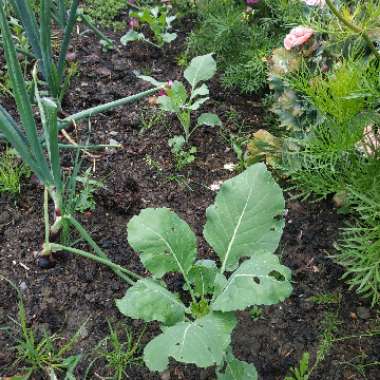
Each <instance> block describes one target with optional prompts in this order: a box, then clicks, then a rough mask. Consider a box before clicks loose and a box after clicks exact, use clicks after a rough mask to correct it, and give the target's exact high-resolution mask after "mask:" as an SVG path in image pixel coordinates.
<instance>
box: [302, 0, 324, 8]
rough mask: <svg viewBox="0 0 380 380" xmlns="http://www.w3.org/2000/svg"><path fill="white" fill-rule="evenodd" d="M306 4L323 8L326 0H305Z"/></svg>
mask: <svg viewBox="0 0 380 380" xmlns="http://www.w3.org/2000/svg"><path fill="white" fill-rule="evenodd" d="M303 1H304V2H305V4H307V5H310V6H311V7H320V8H323V7H324V6H325V5H326V0H303Z"/></svg>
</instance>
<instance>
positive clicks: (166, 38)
mask: <svg viewBox="0 0 380 380" xmlns="http://www.w3.org/2000/svg"><path fill="white" fill-rule="evenodd" d="M134 7H136V8H137V10H136V11H132V12H130V17H131V19H130V23H129V24H130V27H131V29H130V30H129V31H128V32H127V33H126V34H125V35H124V36H123V37H121V40H120V42H121V43H122V44H123V45H127V44H128V43H129V42H132V41H144V42H146V43H148V44H150V45H153V46H155V47H157V48H162V47H163V46H164V45H165V44H169V43H170V42H172V41H174V40H175V39H176V38H177V33H171V32H169V31H170V29H171V28H172V22H173V21H174V20H175V19H176V16H173V15H169V10H168V8H167V7H165V6H156V7H148V6H146V7H141V8H140V7H137V6H136V5H134ZM140 24H146V25H148V26H149V28H150V30H151V31H152V33H153V39H154V42H153V41H151V40H150V39H149V38H147V37H146V36H145V35H144V33H142V32H137V31H136V30H135V28H136V27H138V26H139V25H140Z"/></svg>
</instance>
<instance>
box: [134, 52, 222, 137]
mask: <svg viewBox="0 0 380 380" xmlns="http://www.w3.org/2000/svg"><path fill="white" fill-rule="evenodd" d="M215 72H216V62H215V60H214V58H213V57H212V54H207V55H202V56H199V57H195V58H194V59H192V61H191V62H190V65H189V66H188V68H187V69H186V70H185V72H184V77H185V79H186V80H187V82H188V84H189V85H190V91H188V90H187V89H186V87H185V85H184V84H183V83H182V82H180V81H177V80H176V81H174V82H172V81H170V82H169V83H168V84H167V85H166V88H165V90H162V94H161V96H159V97H158V104H159V106H160V108H161V110H163V111H166V112H170V113H174V114H175V115H176V116H177V118H178V120H179V122H180V123H181V126H182V129H183V133H184V136H183V137H184V139H185V142H186V144H187V143H188V142H189V139H190V136H191V135H192V134H193V133H194V131H195V130H196V129H197V128H198V127H199V126H201V125H206V126H210V127H214V126H220V127H221V126H222V122H221V121H220V119H219V117H218V116H217V115H215V114H214V113H202V114H201V115H200V116H199V117H198V119H197V121H196V123H195V125H193V123H192V120H191V114H192V112H195V111H198V110H199V108H200V107H201V106H202V105H203V104H204V103H205V102H207V100H209V99H210V98H209V96H208V95H209V89H208V87H207V85H206V84H205V83H204V82H205V81H208V80H209V79H211V78H212V77H213V76H214V75H215ZM140 78H141V79H144V80H146V81H148V82H151V83H152V84H154V85H158V86H159V85H162V83H160V82H157V81H156V80H155V79H153V78H150V77H146V76H140Z"/></svg>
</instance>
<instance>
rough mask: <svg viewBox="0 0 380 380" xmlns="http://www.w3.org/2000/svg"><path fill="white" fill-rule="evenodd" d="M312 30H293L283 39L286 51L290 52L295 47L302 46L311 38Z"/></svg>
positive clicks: (304, 28) (299, 27) (305, 28)
mask: <svg viewBox="0 0 380 380" xmlns="http://www.w3.org/2000/svg"><path fill="white" fill-rule="evenodd" d="M313 34H314V30H313V29H311V28H308V27H306V26H297V27H296V28H293V29H292V30H291V31H290V33H289V34H288V35H287V36H286V37H285V39H284V47H285V49H286V50H292V49H293V48H294V47H296V46H302V45H303V44H305V43H306V42H307V41H309V39H310V38H311V37H312V36H313Z"/></svg>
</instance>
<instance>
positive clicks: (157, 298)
mask: <svg viewBox="0 0 380 380" xmlns="http://www.w3.org/2000/svg"><path fill="white" fill-rule="evenodd" d="M283 213H284V198H283V195H282V191H281V189H280V187H279V186H278V185H277V184H276V183H275V181H274V180H273V178H272V176H271V174H270V173H269V172H268V171H267V169H266V167H265V165H264V164H256V165H253V166H251V167H249V168H248V169H247V170H246V171H244V172H243V173H242V174H240V175H238V176H237V177H234V178H232V179H230V180H228V181H226V182H225V183H224V184H223V185H222V187H221V189H220V191H219V193H218V195H217V197H216V200H215V203H214V205H212V206H210V207H209V208H208V209H207V212H206V215H207V222H206V225H205V227H204V231H203V234H204V238H205V239H206V241H207V242H208V243H209V244H210V246H211V247H212V248H213V249H214V251H215V253H216V255H217V256H218V258H219V260H218V263H217V262H215V261H213V260H209V259H207V260H204V259H203V260H197V259H196V255H197V241H196V236H195V234H194V233H193V232H192V230H191V229H190V227H189V226H188V224H187V223H186V222H185V221H183V220H182V219H180V218H179V217H178V216H177V215H176V214H175V213H174V212H173V211H171V210H169V209H167V208H159V209H152V208H149V209H145V210H143V211H142V212H141V213H140V214H139V215H138V216H135V217H134V218H132V220H131V221H130V222H129V224H128V241H129V243H130V245H131V246H132V247H133V248H134V250H135V251H136V252H138V253H139V254H140V258H141V261H142V263H143V264H144V266H145V268H146V269H147V270H149V271H150V272H151V274H152V278H145V279H140V280H139V281H137V282H136V283H135V285H133V286H132V287H130V288H129V289H128V290H127V292H126V294H125V296H124V297H123V298H122V299H119V300H117V301H116V304H117V307H118V308H119V310H120V312H121V313H122V314H124V315H126V316H128V317H131V318H135V319H142V320H144V321H146V322H151V321H158V322H160V323H161V330H162V333H161V335H159V336H157V337H156V338H154V339H153V340H152V341H151V342H150V343H148V345H147V346H146V347H145V350H144V361H145V364H146V365H147V366H148V368H149V369H150V370H152V371H164V370H165V369H166V368H167V366H168V364H169V358H173V359H175V360H177V361H179V362H183V363H193V364H195V365H197V366H198V367H202V368H205V367H209V366H213V365H216V366H217V376H218V379H219V380H229V379H235V380H239V379H241V380H243V379H244V380H247V379H257V373H256V370H255V368H254V366H253V365H250V364H248V363H245V362H241V361H239V360H238V359H236V358H235V357H234V356H233V354H232V350H231V347H230V343H231V333H232V331H233V329H234V328H235V326H236V323H237V320H236V317H235V311H238V310H244V309H247V308H250V307H251V306H253V305H273V304H276V303H278V302H281V301H283V300H284V299H285V298H286V297H288V296H289V295H290V293H291V291H292V287H291V284H290V277H291V273H290V270H289V269H288V268H287V267H285V266H283V265H281V264H280V261H279V258H278V257H277V256H276V255H275V254H274V251H275V250H276V248H277V246H278V243H279V241H280V238H281V234H282V230H283V227H284V220H283ZM169 272H177V273H180V274H182V276H183V279H184V284H185V285H184V288H183V292H182V291H181V294H175V293H171V292H170V291H169V290H168V289H167V288H166V286H165V284H164V282H163V281H162V280H161V279H162V277H163V276H164V275H165V274H167V273H169ZM186 293H188V294H189V297H187V296H186V295H185V294H186ZM186 300H190V301H186Z"/></svg>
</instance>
